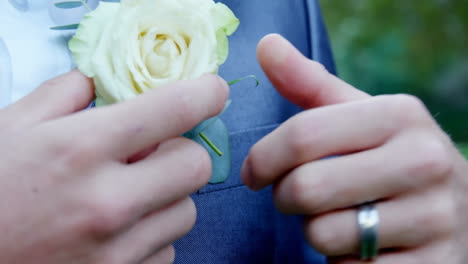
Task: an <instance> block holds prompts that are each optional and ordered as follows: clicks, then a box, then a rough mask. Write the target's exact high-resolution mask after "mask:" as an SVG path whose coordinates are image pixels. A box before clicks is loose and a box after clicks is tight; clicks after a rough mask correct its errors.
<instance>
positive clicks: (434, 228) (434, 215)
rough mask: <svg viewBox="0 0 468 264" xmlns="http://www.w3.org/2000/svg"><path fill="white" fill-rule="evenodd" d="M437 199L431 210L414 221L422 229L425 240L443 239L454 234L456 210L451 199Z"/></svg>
mask: <svg viewBox="0 0 468 264" xmlns="http://www.w3.org/2000/svg"><path fill="white" fill-rule="evenodd" d="M448 197H450V196H446V197H440V196H439V197H437V198H438V199H437V200H436V201H434V202H433V203H432V206H431V209H430V210H427V211H426V212H425V213H424V214H422V215H421V216H420V217H419V219H417V221H416V226H420V227H422V228H424V230H425V231H424V232H423V233H425V234H426V236H428V237H426V239H434V238H438V237H445V236H447V235H452V234H454V233H455V232H456V230H455V227H456V219H457V218H456V210H455V203H454V201H453V199H450V198H448Z"/></svg>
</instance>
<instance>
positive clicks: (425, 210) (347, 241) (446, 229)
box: [304, 190, 455, 256]
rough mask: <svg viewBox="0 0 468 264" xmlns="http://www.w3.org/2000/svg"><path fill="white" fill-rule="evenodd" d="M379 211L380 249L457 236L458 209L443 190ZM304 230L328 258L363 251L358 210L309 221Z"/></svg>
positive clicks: (381, 205) (390, 202) (399, 201)
mask: <svg viewBox="0 0 468 264" xmlns="http://www.w3.org/2000/svg"><path fill="white" fill-rule="evenodd" d="M422 204H430V207H427V206H421V205H422ZM376 208H377V210H378V212H379V219H380V221H379V225H378V238H379V242H378V243H379V248H380V249H393V248H398V249H408V248H417V247H421V246H424V245H427V244H428V243H434V242H436V241H440V240H443V239H445V238H448V237H450V236H451V235H453V231H454V226H455V221H454V219H455V218H454V217H453V212H454V206H453V205H452V202H451V197H450V196H449V194H446V193H445V192H443V191H441V190H429V191H424V192H420V193H417V194H412V195H408V196H404V197H400V198H396V199H393V200H387V201H382V202H379V203H377V204H376ZM304 230H305V234H306V237H307V239H308V241H309V243H310V244H311V245H312V246H313V247H314V248H316V249H317V250H318V251H320V252H321V253H323V254H325V255H328V256H341V255H348V254H352V253H354V252H358V250H359V228H358V224H357V212H356V209H346V210H342V211H336V212H330V213H327V214H324V215H321V216H318V217H311V218H308V219H306V220H305V224H304Z"/></svg>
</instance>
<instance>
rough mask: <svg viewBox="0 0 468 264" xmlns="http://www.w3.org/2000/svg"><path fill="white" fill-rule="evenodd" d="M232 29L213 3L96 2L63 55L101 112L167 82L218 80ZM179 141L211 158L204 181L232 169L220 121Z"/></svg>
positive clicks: (227, 14) (227, 13)
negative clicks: (87, 81) (90, 85)
mask: <svg viewBox="0 0 468 264" xmlns="http://www.w3.org/2000/svg"><path fill="white" fill-rule="evenodd" d="M83 1H84V0H80V1H78V2H80V3H82V4H85V2H83ZM71 2H72V3H74V2H76V1H71ZM68 3H70V2H68ZM57 6H60V7H62V8H68V7H70V4H68V5H67V4H66V2H65V4H64V3H63V2H62V3H60V5H57ZM72 7H73V6H72ZM238 26H239V20H238V19H237V18H236V16H235V15H234V13H233V12H232V11H231V10H230V9H229V8H228V7H227V6H226V5H224V4H222V3H215V2H214V1H213V0H122V1H121V2H120V3H118V2H116V3H114V2H112V3H111V2H101V3H100V4H99V6H98V7H97V9H96V10H94V11H92V12H90V13H88V14H86V15H85V16H84V19H83V20H82V21H81V23H80V24H79V26H78V30H77V32H76V34H75V36H74V37H73V38H72V39H71V41H70V42H69V48H70V50H71V52H72V54H73V57H74V59H75V62H76V64H77V66H78V68H79V69H80V71H81V72H83V73H84V74H85V75H87V76H88V77H90V78H93V80H94V83H95V88H96V106H103V105H107V104H113V103H117V102H120V101H124V100H128V99H131V98H133V97H135V96H137V95H139V94H141V93H144V92H145V91H148V90H150V89H158V87H160V86H161V85H164V84H167V83H170V82H174V81H178V80H190V79H196V78H198V77H200V76H202V75H203V74H206V73H217V71H218V68H219V66H220V65H221V64H223V63H224V62H225V61H226V59H227V57H228V39H227V37H228V36H229V35H231V34H233V33H234V32H235V31H236V29H237V27H238ZM67 27H69V26H67ZM58 28H60V27H58ZM66 29H68V28H66ZM234 82H235V81H234ZM184 136H186V137H189V138H191V139H193V140H195V141H197V142H199V143H201V144H202V145H203V146H205V148H206V149H207V150H208V152H209V153H210V155H211V157H212V161H213V176H212V178H211V180H210V182H211V183H219V182H223V181H224V180H225V179H226V178H227V177H228V176H229V173H230V170H231V154H230V143H229V133H228V131H227V129H226V127H225V126H224V124H223V122H222V121H221V120H219V119H218V118H217V117H215V118H212V119H210V120H207V121H205V122H203V123H201V124H199V125H198V126H197V127H196V128H194V129H193V130H191V131H189V132H187V133H186V134H185V135H184Z"/></svg>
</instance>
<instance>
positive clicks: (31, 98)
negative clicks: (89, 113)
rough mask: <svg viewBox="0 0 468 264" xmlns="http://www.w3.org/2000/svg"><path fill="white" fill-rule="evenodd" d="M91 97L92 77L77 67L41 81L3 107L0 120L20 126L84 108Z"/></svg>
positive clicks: (92, 94) (92, 92) (92, 88)
mask: <svg viewBox="0 0 468 264" xmlns="http://www.w3.org/2000/svg"><path fill="white" fill-rule="evenodd" d="M93 98H94V86H93V83H92V80H91V79H89V78H87V77H86V76H84V75H83V74H82V73H80V72H79V71H77V70H74V71H71V72H69V73H66V74H64V75H61V76H59V77H57V78H54V79H51V80H49V81H47V82H45V83H43V84H42V85H41V86H40V87H39V88H38V89H36V90H35V91H33V92H32V93H31V94H29V95H27V96H26V97H24V98H22V99H21V100H19V101H18V102H17V103H16V104H13V105H11V106H10V107H8V108H6V109H5V111H6V113H7V114H5V115H4V116H3V118H2V121H1V122H2V123H3V122H5V123H8V127H12V126H13V127H15V128H18V129H19V128H23V127H28V126H31V125H34V124H37V123H39V122H41V121H44V120H50V119H55V118H57V117H61V116H64V115H67V114H70V113H74V112H76V111H79V110H82V109H84V108H86V107H87V106H88V105H89V104H90V103H91V101H92V100H93ZM2 127H3V126H2Z"/></svg>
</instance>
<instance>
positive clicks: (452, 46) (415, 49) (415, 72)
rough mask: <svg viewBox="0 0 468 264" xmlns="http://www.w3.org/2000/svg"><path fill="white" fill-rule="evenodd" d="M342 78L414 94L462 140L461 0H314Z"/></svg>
mask: <svg viewBox="0 0 468 264" xmlns="http://www.w3.org/2000/svg"><path fill="white" fill-rule="evenodd" d="M320 2H321V5H322V9H323V13H324V17H325V21H326V23H327V26H328V29H329V33H330V38H331V40H332V46H333V49H334V53H335V59H336V63H337V68H338V73H339V75H340V77H341V78H343V79H344V80H346V81H348V82H350V83H352V84H353V85H355V86H356V87H359V88H360V89H362V90H364V91H366V92H368V93H371V94H391V93H410V94H414V95H417V96H418V97H420V98H421V99H422V100H423V101H424V102H425V103H426V105H427V106H428V108H429V109H430V111H431V112H432V114H433V116H434V117H435V118H436V119H437V121H438V122H439V123H440V124H441V125H442V127H443V128H444V129H445V130H446V131H447V132H448V133H449V134H450V135H451V136H452V138H453V139H455V140H458V141H466V142H468V34H467V33H468V1H467V0H426V1H407V0H347V1H343V0H320Z"/></svg>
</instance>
